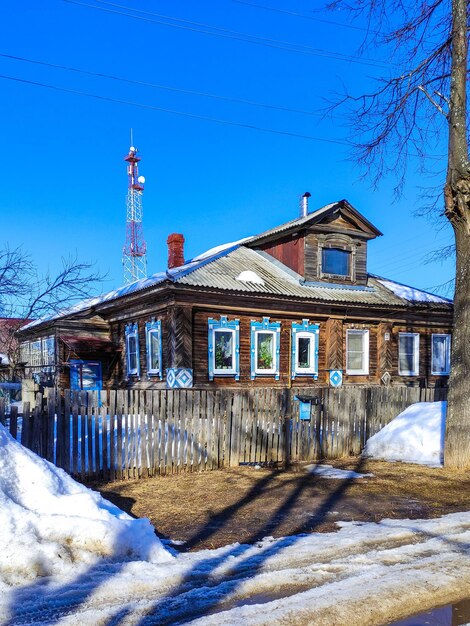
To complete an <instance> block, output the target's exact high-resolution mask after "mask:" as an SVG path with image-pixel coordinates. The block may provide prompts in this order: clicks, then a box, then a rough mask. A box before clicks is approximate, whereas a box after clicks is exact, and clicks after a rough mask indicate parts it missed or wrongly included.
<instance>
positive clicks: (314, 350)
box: [291, 320, 319, 378]
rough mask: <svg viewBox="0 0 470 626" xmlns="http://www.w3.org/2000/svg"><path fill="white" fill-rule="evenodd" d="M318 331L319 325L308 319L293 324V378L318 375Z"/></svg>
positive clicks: (315, 376)
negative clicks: (310, 322)
mask: <svg viewBox="0 0 470 626" xmlns="http://www.w3.org/2000/svg"><path fill="white" fill-rule="evenodd" d="M318 332H319V326H318V325H317V324H309V323H308V320H302V323H301V324H292V373H291V375H292V378H295V377H296V376H302V375H306V376H307V375H310V376H313V377H314V378H317V377H318Z"/></svg>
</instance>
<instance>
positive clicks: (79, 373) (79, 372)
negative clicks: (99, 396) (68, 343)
mask: <svg viewBox="0 0 470 626" xmlns="http://www.w3.org/2000/svg"><path fill="white" fill-rule="evenodd" d="M69 365H70V389H72V390H73V391H81V390H85V391H101V389H102V388H103V377H102V375H101V362H100V361H82V360H80V359H73V360H71V361H70V362H69Z"/></svg>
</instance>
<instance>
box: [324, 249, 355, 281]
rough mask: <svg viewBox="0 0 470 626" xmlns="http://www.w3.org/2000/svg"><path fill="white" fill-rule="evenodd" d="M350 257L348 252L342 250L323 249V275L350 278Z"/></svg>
mask: <svg viewBox="0 0 470 626" xmlns="http://www.w3.org/2000/svg"><path fill="white" fill-rule="evenodd" d="M350 257H351V253H350V252H349V251H348V250H341V249H340V248H323V249H322V273H323V274H334V275H336V276H349V274H350Z"/></svg>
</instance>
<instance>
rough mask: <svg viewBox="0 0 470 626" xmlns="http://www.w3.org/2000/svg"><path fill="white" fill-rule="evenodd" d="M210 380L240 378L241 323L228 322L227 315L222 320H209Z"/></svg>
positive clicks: (236, 321)
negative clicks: (229, 377)
mask: <svg viewBox="0 0 470 626" xmlns="http://www.w3.org/2000/svg"><path fill="white" fill-rule="evenodd" d="M208 324H209V380H213V379H214V376H235V380H239V378H240V365H239V357H240V339H239V337H240V322H239V320H233V321H230V322H229V321H228V319H227V317H226V316H225V315H221V317H220V320H216V319H213V318H209V320H208Z"/></svg>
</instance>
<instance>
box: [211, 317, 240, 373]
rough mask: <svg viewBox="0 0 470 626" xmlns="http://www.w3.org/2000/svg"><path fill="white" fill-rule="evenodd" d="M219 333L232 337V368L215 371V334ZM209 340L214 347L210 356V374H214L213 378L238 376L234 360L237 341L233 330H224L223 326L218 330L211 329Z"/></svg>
mask: <svg viewBox="0 0 470 626" xmlns="http://www.w3.org/2000/svg"><path fill="white" fill-rule="evenodd" d="M217 332H219V333H230V334H231V335H232V366H233V367H231V368H230V369H217V368H216V367H215V347H216V344H215V334H216V333H217ZM211 334H212V337H211V340H212V345H213V346H214V350H213V352H212V354H211V359H212V372H213V374H214V376H221V375H222V376H223V375H224V374H225V375H227V376H233V375H234V374H238V372H237V360H236V358H235V350H236V349H237V347H236V345H235V342H236V340H237V337H236V331H235V329H234V328H224V327H223V326H221V327H220V328H212V329H211Z"/></svg>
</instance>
